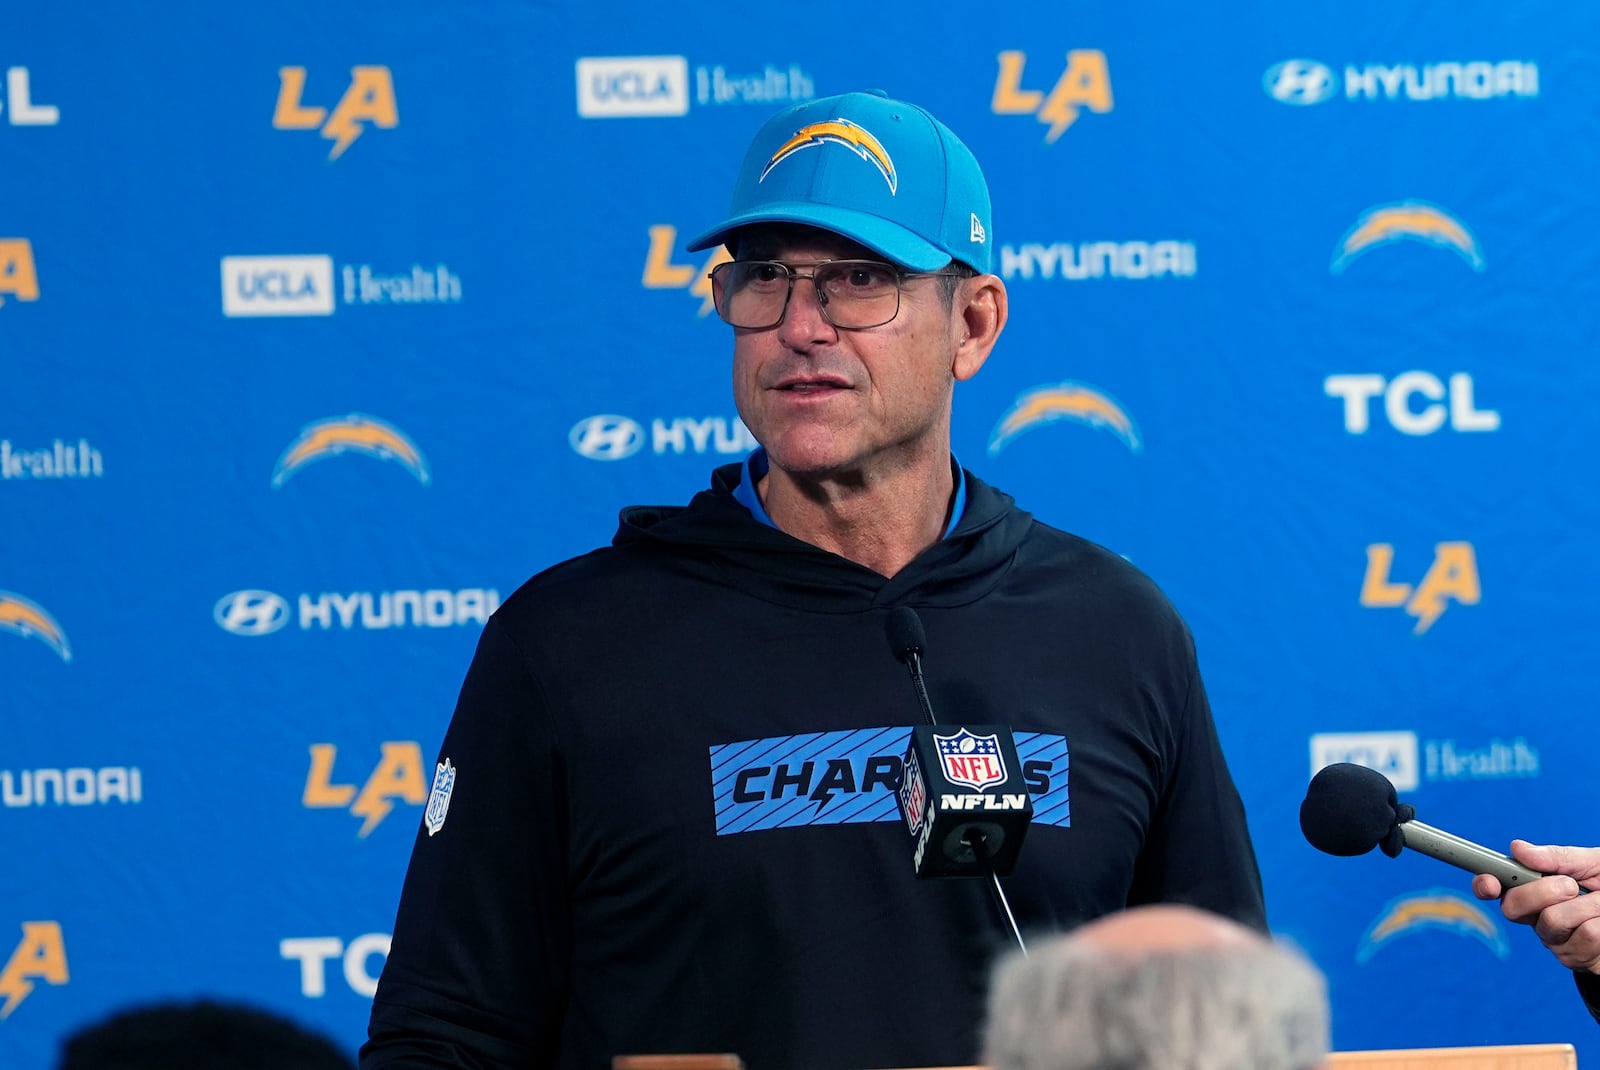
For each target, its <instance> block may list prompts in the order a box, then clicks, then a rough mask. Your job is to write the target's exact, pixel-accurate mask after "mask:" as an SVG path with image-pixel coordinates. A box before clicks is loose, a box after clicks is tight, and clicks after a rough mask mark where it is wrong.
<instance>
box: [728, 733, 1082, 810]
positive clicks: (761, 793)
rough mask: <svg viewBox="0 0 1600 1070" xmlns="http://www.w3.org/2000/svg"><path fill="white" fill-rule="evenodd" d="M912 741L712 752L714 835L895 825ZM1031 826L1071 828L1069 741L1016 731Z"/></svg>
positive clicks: (778, 739) (735, 746) (803, 739)
mask: <svg viewBox="0 0 1600 1070" xmlns="http://www.w3.org/2000/svg"><path fill="white" fill-rule="evenodd" d="M910 739H911V729H909V728H905V727H891V728H860V729H854V730H846V731H838V732H807V733H803V734H801V735H794V736H773V737H769V738H767V739H750V740H744V741H742V742H739V743H725V744H721V745H719V746H715V747H712V748H711V794H712V799H713V805H714V807H715V811H716V827H717V835H718V836H731V835H736V834H738V833H741V832H758V831H761V830H764V829H776V828H796V827H799V826H803V825H845V824H859V823H862V822H869V821H898V820H900V812H899V809H898V807H897V805H896V803H895V789H896V788H898V787H899V784H900V759H901V757H902V756H903V755H904V754H905V752H906V744H907V743H908V742H909V741H910ZM1016 744H1017V757H1018V760H1019V761H1021V762H1022V770H1023V776H1024V778H1025V779H1026V780H1027V783H1028V788H1029V791H1030V792H1031V793H1032V795H1033V805H1034V815H1033V820H1034V823H1035V824H1045V825H1056V826H1058V827H1060V828H1067V827H1070V826H1071V824H1072V812H1071V807H1070V805H1069V799H1068V793H1067V741H1066V738H1065V737H1063V736H1053V735H1047V734H1045V733H1042V732H1018V733H1016Z"/></svg>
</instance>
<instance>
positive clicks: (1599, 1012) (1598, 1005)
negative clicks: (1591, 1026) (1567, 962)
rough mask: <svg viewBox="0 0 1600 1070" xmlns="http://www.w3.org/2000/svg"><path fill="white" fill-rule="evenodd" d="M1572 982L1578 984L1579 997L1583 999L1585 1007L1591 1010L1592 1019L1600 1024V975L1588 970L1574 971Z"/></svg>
mask: <svg viewBox="0 0 1600 1070" xmlns="http://www.w3.org/2000/svg"><path fill="white" fill-rule="evenodd" d="M1572 980H1573V981H1574V982H1576V983H1577V986H1578V995H1580V996H1582V997H1583V1005H1584V1006H1585V1007H1587V1008H1589V1015H1590V1017H1592V1018H1593V1019H1594V1020H1595V1021H1597V1022H1600V975H1596V974H1592V973H1590V972H1589V971H1588V970H1573V971H1572Z"/></svg>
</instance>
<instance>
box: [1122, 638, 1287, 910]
mask: <svg viewBox="0 0 1600 1070" xmlns="http://www.w3.org/2000/svg"><path fill="white" fill-rule="evenodd" d="M1190 649H1191V651H1192V649H1193V648H1192V647H1191V648H1190ZM1159 902H1169V903H1187V904H1189V905H1190V906H1196V907H1201V908H1203V909H1206V910H1210V911H1213V912H1215V913H1218V914H1223V915H1226V916H1227V917H1230V918H1233V919H1234V920H1235V921H1238V922H1240V923H1242V924H1245V925H1249V926H1251V927H1252V928H1255V929H1259V930H1260V931H1262V932H1266V931H1268V930H1267V908H1266V902H1265V896H1264V894H1263V892H1262V889H1261V871H1260V869H1259V868H1258V867H1257V865H1256V852H1255V847H1254V846H1253V845H1252V844H1251V842H1250V829H1249V827H1248V826H1247V824H1246V823H1245V816H1244V803H1243V802H1241V801H1240V799H1239V792H1238V789H1237V788H1235V787H1234V784H1233V777H1232V775H1231V774H1230V773H1229V772H1228V763H1227V761H1226V760H1225V759H1224V758H1223V756H1222V744H1221V742H1220V741H1219V740H1218V738H1217V726H1216V723H1215V722H1214V721H1213V720H1212V717H1211V704H1210V702H1209V701H1207V699H1206V692H1205V685H1204V684H1203V683H1201V680H1200V672H1199V670H1198V668H1196V667H1195V664H1194V661H1193V659H1192V658H1191V659H1190V663H1189V676H1188V691H1187V696H1186V699H1185V701H1184V704H1183V711H1182V713H1181V715H1180V716H1179V718H1178V719H1177V721H1176V722H1175V723H1174V725H1173V749H1172V752H1171V753H1170V755H1169V758H1168V766H1167V777H1166V783H1165V785H1164V790H1163V791H1162V795H1161V801H1160V803H1159V804H1158V807H1157V810H1156V814H1155V819H1154V821H1153V823H1152V825H1151V828H1150V833H1149V836H1148V837H1147V838H1146V840H1145V844H1144V849H1143V850H1142V851H1141V852H1140V855H1139V862H1138V866H1137V868H1136V871H1135V873H1134V881H1133V889H1132V891H1131V892H1130V893H1129V896H1128V903H1129V905H1130V906H1132V905H1136V904H1140V903H1159Z"/></svg>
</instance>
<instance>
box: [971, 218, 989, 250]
mask: <svg viewBox="0 0 1600 1070" xmlns="http://www.w3.org/2000/svg"><path fill="white" fill-rule="evenodd" d="M986 237H988V235H987V234H985V233H984V229H983V221H982V220H980V219H979V218H978V213H977V212H973V213H972V240H973V241H975V242H977V243H978V244H980V245H982V244H983V240H984V238H986Z"/></svg>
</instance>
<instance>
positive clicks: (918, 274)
mask: <svg viewBox="0 0 1600 1070" xmlns="http://www.w3.org/2000/svg"><path fill="white" fill-rule="evenodd" d="M752 264H771V265H773V266H774V267H779V268H782V269H783V273H784V276H785V277H786V278H787V279H788V280H789V286H788V289H787V290H785V291H784V295H783V307H781V308H780V309H778V318H777V319H775V320H773V321H772V322H771V323H764V324H762V325H760V326H758V327H750V326H746V325H744V324H739V323H734V322H733V321H732V320H730V319H729V318H728V317H727V314H726V313H725V312H723V310H722V302H720V301H716V300H713V301H712V304H713V305H714V306H715V307H716V310H717V318H718V319H720V320H722V322H723V323H726V324H727V325H728V326H730V327H732V328H734V329H735V330H739V331H770V330H771V329H772V328H774V327H776V326H778V325H779V324H781V323H782V322H783V321H784V319H785V318H786V317H787V316H788V315H789V302H790V301H792V300H794V284H795V280H796V279H810V280H811V285H812V287H813V288H814V289H815V290H816V291H817V307H818V308H819V309H820V310H821V311H822V318H823V319H825V320H827V321H828V323H829V325H830V326H832V327H833V328H834V329H835V330H839V331H870V330H872V329H873V328H874V327H882V326H883V325H884V324H886V323H893V322H894V319H895V317H896V316H898V315H900V298H901V296H902V295H903V294H904V292H905V284H906V281H907V280H908V279H924V278H937V277H939V276H946V277H950V278H964V277H965V276H964V275H963V274H962V273H961V272H959V271H951V270H949V269H948V268H946V269H944V270H941V271H908V270H906V269H905V268H902V267H900V266H899V265H897V264H891V263H889V262H888V261H887V260H866V259H863V258H861V257H858V256H853V257H841V258H839V259H837V260H807V261H805V262H804V265H803V266H805V267H809V268H810V269H811V270H810V271H809V272H803V271H796V270H795V269H794V268H792V267H790V266H789V265H788V264H786V263H784V262H783V261H782V260H726V261H723V262H722V263H720V264H718V265H717V266H716V267H714V268H712V269H711V271H710V273H708V274H707V275H706V278H708V279H710V280H711V284H712V286H713V287H718V286H720V287H721V288H722V289H724V290H726V288H727V287H726V283H724V282H722V281H721V280H719V279H718V278H717V275H718V273H719V272H724V271H727V270H729V269H732V268H736V267H748V266H750V265H752ZM830 264H867V265H870V266H872V267H875V268H888V269H889V270H890V271H893V272H894V274H895V287H894V311H893V312H891V313H889V318H888V319H884V320H880V321H878V322H877V323H869V324H863V325H857V326H851V327H846V326H843V325H842V324H839V323H835V322H834V319H833V316H832V315H831V314H830V313H829V312H828V294H827V291H826V290H823V289H822V288H821V287H819V286H817V279H816V275H817V269H818V268H821V267H825V266H827V265H830ZM714 295H715V290H713V296H714Z"/></svg>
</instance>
